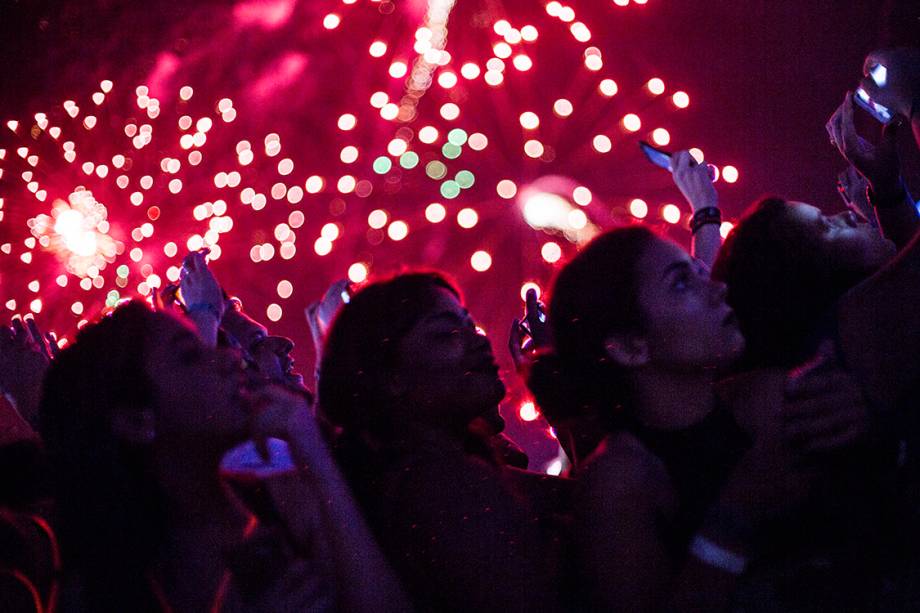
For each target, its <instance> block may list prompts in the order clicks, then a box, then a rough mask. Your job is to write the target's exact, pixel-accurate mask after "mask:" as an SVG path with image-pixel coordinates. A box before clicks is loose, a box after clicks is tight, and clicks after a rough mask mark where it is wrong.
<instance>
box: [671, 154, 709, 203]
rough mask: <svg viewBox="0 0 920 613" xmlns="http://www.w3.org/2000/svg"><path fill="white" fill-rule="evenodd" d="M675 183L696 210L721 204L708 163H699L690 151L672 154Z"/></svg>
mask: <svg viewBox="0 0 920 613" xmlns="http://www.w3.org/2000/svg"><path fill="white" fill-rule="evenodd" d="M671 167H672V168H673V174H672V177H673V178H674V183H675V185H677V188H678V189H679V190H680V193H681V194H683V195H684V198H685V199H686V200H687V202H688V203H689V204H690V208H692V209H693V210H694V211H698V210H700V209H705V208H708V207H716V206H719V196H718V194H717V193H716V188H715V187H714V186H713V184H712V171H711V170H710V169H709V166H708V165H706V164H698V163H697V161H696V159H694V157H693V156H692V155H690V152H689V151H678V152H677V153H675V154H674V155H672V156H671Z"/></svg>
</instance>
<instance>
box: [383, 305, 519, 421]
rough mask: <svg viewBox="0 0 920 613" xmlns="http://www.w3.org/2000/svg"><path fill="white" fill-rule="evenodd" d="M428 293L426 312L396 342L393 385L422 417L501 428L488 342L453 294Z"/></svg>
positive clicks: (499, 392)
mask: <svg viewBox="0 0 920 613" xmlns="http://www.w3.org/2000/svg"><path fill="white" fill-rule="evenodd" d="M431 292H432V294H431V308H430V309H428V310H427V312H426V313H425V315H424V316H423V317H422V318H421V319H420V320H419V321H418V322H417V323H416V324H415V325H414V326H413V327H412V329H411V330H410V331H409V333H408V334H407V335H406V336H405V337H404V338H403V339H402V340H401V342H400V344H399V349H398V365H397V372H396V376H395V378H396V379H398V381H397V382H396V383H397V387H399V388H400V389H401V392H402V394H403V396H404V399H405V400H407V401H408V402H409V403H411V405H412V407H418V408H420V409H421V410H423V411H424V412H425V416H424V417H423V418H427V419H434V420H435V421H444V420H448V421H449V422H450V423H451V424H452V425H453V426H455V427H457V428H465V427H466V425H467V424H468V423H469V422H470V421H471V420H472V419H474V418H476V417H483V418H485V419H486V420H487V421H489V422H490V423H492V424H493V425H494V426H495V427H496V429H497V430H501V429H502V427H503V426H504V422H502V420H501V417H499V414H498V404H499V402H501V400H502V398H504V395H505V387H504V385H503V384H502V381H501V378H500V377H499V376H498V371H499V369H498V365H497V364H496V362H495V356H494V355H493V354H492V347H491V345H490V344H489V340H488V339H487V338H486V337H485V336H484V335H483V334H481V333H480V332H479V330H478V329H477V327H476V324H475V322H474V321H473V319H472V318H471V317H470V314H469V312H468V311H467V310H466V309H465V308H464V307H463V305H462V304H461V303H460V301H459V300H458V299H457V297H456V296H455V295H454V294H453V293H451V292H450V291H448V290H446V289H443V288H432V289H431Z"/></svg>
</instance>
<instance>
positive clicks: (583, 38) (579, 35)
mask: <svg viewBox="0 0 920 613" xmlns="http://www.w3.org/2000/svg"><path fill="white" fill-rule="evenodd" d="M569 31H570V32H571V33H572V36H574V37H575V40H577V41H578V42H580V43H586V42H588V41H589V40H591V30H589V29H588V26H586V25H585V24H583V23H582V22H580V21H576V22H575V23H573V24H572V25H570V26H569Z"/></svg>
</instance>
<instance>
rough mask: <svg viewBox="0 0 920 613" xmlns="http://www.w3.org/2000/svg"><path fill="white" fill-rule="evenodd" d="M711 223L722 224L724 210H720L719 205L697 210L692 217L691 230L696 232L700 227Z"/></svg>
mask: <svg viewBox="0 0 920 613" xmlns="http://www.w3.org/2000/svg"><path fill="white" fill-rule="evenodd" d="M709 224H716V225H721V224H722V211H721V210H719V207H715V206H707V207H706V208H704V209H700V210H698V211H695V212H694V213H693V217H691V218H690V232H691V233H693V234H696V233H697V231H698V230H699V229H700V228H702V227H703V226H707V225H709Z"/></svg>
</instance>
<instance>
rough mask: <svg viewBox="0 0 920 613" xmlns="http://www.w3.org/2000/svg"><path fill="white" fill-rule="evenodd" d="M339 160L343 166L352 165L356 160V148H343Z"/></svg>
mask: <svg viewBox="0 0 920 613" xmlns="http://www.w3.org/2000/svg"><path fill="white" fill-rule="evenodd" d="M339 159H340V160H342V162H343V163H345V164H352V163H354V162H355V160H357V159H358V148H357V147H355V146H352V145H349V146H347V147H343V148H342V151H341V152H340V153H339Z"/></svg>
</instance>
